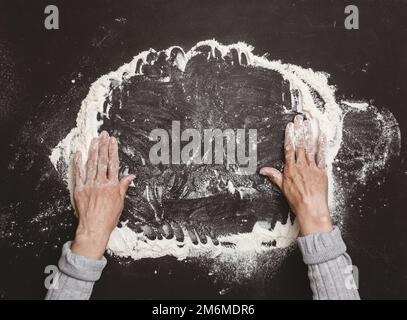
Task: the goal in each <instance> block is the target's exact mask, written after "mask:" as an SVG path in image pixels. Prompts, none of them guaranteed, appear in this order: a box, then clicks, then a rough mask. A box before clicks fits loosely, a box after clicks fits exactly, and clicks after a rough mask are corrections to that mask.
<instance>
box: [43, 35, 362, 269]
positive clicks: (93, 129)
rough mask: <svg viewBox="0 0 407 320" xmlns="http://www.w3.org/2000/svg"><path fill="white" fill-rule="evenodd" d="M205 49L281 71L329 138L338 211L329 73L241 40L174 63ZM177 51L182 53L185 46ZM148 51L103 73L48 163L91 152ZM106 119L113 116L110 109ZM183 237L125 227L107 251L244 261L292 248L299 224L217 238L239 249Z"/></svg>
mask: <svg viewBox="0 0 407 320" xmlns="http://www.w3.org/2000/svg"><path fill="white" fill-rule="evenodd" d="M202 45H208V46H210V47H211V48H212V54H213V56H214V55H215V48H216V49H217V50H219V51H220V52H221V53H222V56H223V57H224V56H225V55H226V54H228V52H230V50H231V49H235V50H236V51H237V52H238V56H239V59H241V54H245V56H246V58H247V64H248V65H249V66H253V67H258V68H264V69H269V70H274V71H277V72H278V73H280V74H281V75H282V77H283V78H284V79H285V80H287V81H288V82H289V85H290V91H291V95H292V109H293V110H297V111H298V112H301V113H303V114H305V115H306V116H307V117H308V118H309V119H312V120H313V121H312V126H313V130H314V132H315V136H316V137H317V136H318V134H319V132H320V131H323V132H324V133H325V134H326V136H327V141H328V148H327V151H328V152H327V165H328V173H329V181H330V186H329V199H330V206H331V209H332V210H333V211H334V207H335V205H336V199H339V198H340V190H339V188H336V183H335V180H334V176H333V174H332V164H333V161H334V159H335V157H336V155H337V153H338V151H339V149H340V146H341V142H342V129H343V128H342V127H343V112H342V108H341V107H340V105H339V103H338V102H337V100H336V97H335V88H334V87H333V86H330V85H329V84H328V75H327V74H324V73H321V72H315V71H313V70H312V69H304V68H301V67H299V66H296V65H292V64H285V63H282V62H281V61H269V60H267V59H266V58H265V57H260V56H256V55H254V54H253V53H252V51H253V48H252V47H251V46H249V45H247V44H245V43H242V42H239V43H236V44H232V45H228V46H225V45H221V44H219V43H218V42H217V41H215V40H207V41H202V42H199V43H198V44H197V45H196V46H195V47H193V48H192V49H191V50H189V51H188V52H186V53H185V54H184V56H182V55H179V56H178V57H177V59H176V60H175V63H176V65H177V66H178V68H179V69H180V70H181V71H184V69H185V66H186V64H187V62H188V60H189V59H191V57H193V56H195V55H196V54H198V52H197V50H196V49H197V47H199V46H202ZM173 48H175V47H170V48H168V49H167V50H166V53H167V56H170V55H169V53H170V52H171V50H172V49H173ZM176 48H179V47H176ZM179 49H180V50H181V51H182V52H184V51H183V50H182V49H181V48H179ZM150 52H155V50H153V49H150V50H149V51H144V52H142V53H140V54H139V55H137V56H135V57H134V59H133V60H132V61H131V62H130V63H127V64H124V65H123V66H121V67H120V68H119V69H118V70H116V71H112V72H110V73H108V74H106V75H103V76H102V77H100V78H99V79H98V80H96V81H95V82H94V83H93V84H92V86H91V88H90V90H89V93H88V95H87V96H86V98H85V99H84V100H83V101H82V104H81V108H80V111H79V113H78V117H77V120H76V127H75V128H73V129H72V130H71V132H70V133H69V134H68V135H67V136H66V137H65V139H63V140H62V141H60V142H59V144H58V145H57V146H56V147H55V148H54V149H53V151H52V154H51V156H50V160H51V162H52V163H53V164H54V166H55V168H57V162H58V161H64V162H65V163H67V164H70V162H71V159H72V155H73V154H74V152H75V151H76V150H80V151H81V152H82V154H87V149H88V147H89V145H90V141H91V139H92V138H93V137H96V136H97V135H98V129H99V128H100V126H101V125H102V123H103V120H99V121H98V120H97V114H98V113H101V114H103V105H104V103H105V100H106V98H108V97H109V95H110V94H111V89H110V88H111V84H114V85H115V86H117V85H120V84H121V83H122V81H123V80H122V79H123V78H124V77H127V78H129V77H132V76H134V75H135V74H136V73H135V72H136V64H137V61H138V60H139V59H142V60H143V61H144V63H147V61H146V58H147V55H148V54H149V53H150ZM163 81H165V79H164V80H163ZM347 106H348V107H350V108H355V109H358V110H362V109H363V108H364V107H365V106H364V105H362V104H355V105H352V103H350V102H348V103H347ZM366 108H367V107H366ZM103 115H104V116H106V117H109V110H107V112H106V113H105V114H103ZM69 168H70V169H69V170H68V173H67V176H66V177H65V178H66V181H67V184H68V188H69V190H70V191H72V183H71V181H72V170H71V166H69ZM228 188H229V190H231V192H232V191H234V190H235V187H234V186H233V184H229V185H228ZM147 194H148V192H147ZM184 234H185V240H184V242H183V243H180V242H177V241H176V240H175V239H171V240H167V239H163V240H148V239H147V238H146V237H144V236H143V234H138V233H135V232H134V231H132V230H131V229H130V228H128V227H127V226H126V223H124V224H123V225H122V226H121V227H117V228H116V229H115V230H114V231H113V233H112V235H111V238H110V241H109V244H108V249H109V252H110V253H112V254H114V255H117V256H120V257H131V258H132V259H134V260H137V259H141V258H156V257H162V256H165V255H171V256H174V257H176V258H178V259H180V260H181V259H185V258H187V257H199V256H206V257H210V258H215V257H221V256H234V257H237V256H239V257H242V256H245V255H247V256H250V255H251V254H252V253H259V252H264V251H272V250H274V249H275V248H287V247H289V246H290V245H291V244H292V243H293V242H294V240H295V239H296V237H297V235H298V226H297V225H296V223H294V224H291V223H290V221H289V219H288V221H287V222H286V224H281V223H280V222H277V224H276V226H275V227H274V229H273V230H267V229H266V228H264V227H263V226H261V223H256V224H255V226H254V228H253V230H252V232H250V233H240V234H230V235H227V236H223V237H221V238H219V241H226V242H229V243H233V244H234V245H235V247H234V248H233V249H232V248H228V247H224V246H220V245H219V246H214V245H213V244H212V242H211V241H210V240H209V241H208V242H207V244H205V245H204V244H201V243H199V244H198V245H193V244H192V242H191V240H190V238H189V237H188V232H184ZM273 240H276V246H275V247H273V246H270V247H266V246H264V245H262V243H264V242H269V241H273ZM180 245H182V247H180ZM282 251H284V250H282ZM249 253H250V254H249ZM222 259H223V258H222ZM240 260H241V259H237V260H236V261H239V262H237V263H239V264H241V261H240Z"/></svg>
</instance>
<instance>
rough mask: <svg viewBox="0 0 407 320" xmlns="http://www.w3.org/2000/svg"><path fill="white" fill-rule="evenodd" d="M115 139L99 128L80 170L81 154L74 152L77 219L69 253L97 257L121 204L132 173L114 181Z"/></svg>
mask: <svg viewBox="0 0 407 320" xmlns="http://www.w3.org/2000/svg"><path fill="white" fill-rule="evenodd" d="M118 172H119V156H118V145H117V140H116V139H115V138H114V137H109V134H108V133H107V132H106V131H103V132H102V133H101V134H100V136H99V137H98V138H94V139H93V140H92V142H91V145H90V148H89V154H88V160H87V162H86V170H82V155H81V153H80V152H79V151H78V152H77V153H76V155H75V162H74V173H75V187H74V201H75V208H76V211H77V214H78V218H79V224H78V228H77V230H76V235H75V239H74V241H73V242H72V246H71V249H72V252H73V253H74V254H77V255H80V256H84V257H87V258H91V259H96V260H100V259H101V258H102V256H103V254H104V252H105V250H106V246H107V243H108V241H109V237H110V234H111V232H112V231H113V229H114V228H115V227H116V225H117V223H118V221H119V217H120V215H121V213H122V210H123V207H124V199H125V196H126V192H127V189H128V187H129V184H130V183H131V181H132V180H133V179H134V178H135V176H134V175H129V176H126V177H124V178H123V179H122V180H121V181H119V180H118Z"/></svg>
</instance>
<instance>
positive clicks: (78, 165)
mask: <svg viewBox="0 0 407 320" xmlns="http://www.w3.org/2000/svg"><path fill="white" fill-rule="evenodd" d="M73 168H74V175H75V188H82V187H83V184H84V183H85V180H84V176H83V171H82V153H81V152H80V151H76V153H75V159H74V166H73Z"/></svg>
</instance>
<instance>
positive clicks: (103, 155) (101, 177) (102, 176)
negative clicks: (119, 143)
mask: <svg viewBox="0 0 407 320" xmlns="http://www.w3.org/2000/svg"><path fill="white" fill-rule="evenodd" d="M108 157H109V134H108V133H107V132H106V131H102V133H101V134H100V136H99V157H98V171H97V177H96V180H98V181H105V180H106V179H107V163H108Z"/></svg>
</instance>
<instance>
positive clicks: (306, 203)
mask: <svg viewBox="0 0 407 320" xmlns="http://www.w3.org/2000/svg"><path fill="white" fill-rule="evenodd" d="M315 140H316V139H314V137H313V134H312V129H311V123H310V122H309V120H305V121H304V120H303V117H302V116H300V115H297V116H296V117H295V119H294V123H292V122H290V123H289V124H288V125H287V128H286V131H285V142H284V150H285V167H284V172H283V173H281V172H280V171H279V170H277V169H275V168H270V167H264V168H262V169H261V170H260V174H262V175H266V176H268V177H269V178H270V180H271V181H272V182H273V183H275V184H276V185H277V186H278V187H279V188H280V189H281V191H282V192H283V194H284V195H285V197H286V198H287V200H288V203H289V205H290V207H291V209H292V210H293V211H294V213H295V214H296V217H297V220H298V224H299V226H300V234H301V235H303V236H306V235H309V234H315V233H321V232H329V231H332V229H333V227H332V221H331V216H330V213H329V208H328V176H327V173H326V166H325V152H326V137H325V135H324V134H321V135H320V137H319V139H318V143H317V144H315V142H314V141H315Z"/></svg>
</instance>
